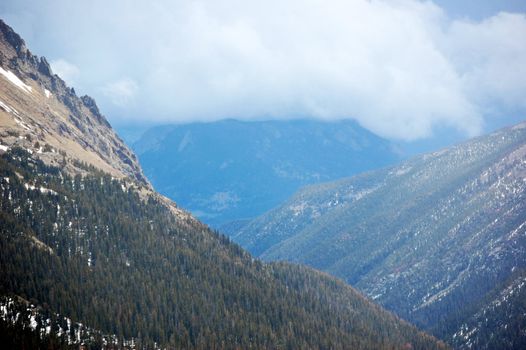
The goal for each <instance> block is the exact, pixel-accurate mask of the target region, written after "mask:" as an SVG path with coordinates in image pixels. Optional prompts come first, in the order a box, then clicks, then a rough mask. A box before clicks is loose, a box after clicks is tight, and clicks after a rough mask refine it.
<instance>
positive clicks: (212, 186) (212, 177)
mask: <svg viewBox="0 0 526 350" xmlns="http://www.w3.org/2000/svg"><path fill="white" fill-rule="evenodd" d="M132 147H133V149H134V151H135V152H136V153H137V154H138V157H139V159H140V162H141V165H142V166H143V169H144V172H145V173H146V175H147V176H148V179H150V181H151V182H152V184H153V186H154V187H155V188H156V189H157V190H158V191H159V192H160V193H162V194H163V195H165V196H167V197H169V198H171V199H172V200H174V201H176V202H177V203H178V204H180V205H181V206H183V207H184V208H186V209H188V210H190V211H191V212H192V213H193V214H195V215H196V216H197V217H199V218H200V219H201V220H203V221H204V222H206V223H207V224H210V225H212V226H214V227H216V228H224V227H223V226H225V225H226V226H231V225H236V224H237V223H238V222H239V221H240V220H242V221H244V220H246V219H250V218H254V217H256V216H258V215H260V214H263V213H264V212H265V211H267V210H269V209H271V208H273V207H275V206H277V205H278V204H279V203H281V202H283V201H284V200H285V199H286V198H288V197H289V196H290V195H292V194H293V193H294V192H295V191H297V190H298V189H299V188H300V187H302V186H305V185H308V184H313V183H319V182H324V181H330V180H335V179H338V178H341V177H344V176H349V175H353V174H358V173H360V172H363V171H366V170H371V169H376V168H379V167H383V166H386V165H388V164H392V163H394V162H395V161H397V160H399V159H400V156H399V154H398V153H397V152H396V147H395V146H394V145H393V144H392V143H391V142H389V141H387V140H385V139H382V138H380V137H378V136H376V135H374V134H372V133H371V132H369V131H367V130H365V129H364V128H362V127H360V126H359V125H358V124H357V123H356V122H354V121H351V120H342V121H334V122H322V121H316V120H306V119H298V120H290V121H285V120H276V121H249V122H244V121H238V120H231V119H228V120H221V121H218V122H209V123H191V124H181V125H168V126H158V127H153V128H151V129H149V130H148V131H146V132H145V133H144V134H143V135H142V137H141V138H140V139H139V140H138V141H136V142H134V143H133V145H132Z"/></svg>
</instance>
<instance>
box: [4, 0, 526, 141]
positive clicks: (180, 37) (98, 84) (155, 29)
mask: <svg viewBox="0 0 526 350" xmlns="http://www.w3.org/2000/svg"><path fill="white" fill-rule="evenodd" d="M8 3H9V6H7V5H4V6H5V7H6V11H11V12H17V11H18V12H30V13H37V14H40V15H39V16H36V15H34V16H18V17H17V18H32V19H33V22H32V25H33V26H34V29H33V33H34V34H33V37H34V39H33V40H39V41H44V42H46V43H48V44H49V45H50V49H49V50H50V51H49V52H50V56H51V57H54V56H56V57H67V58H68V61H71V62H74V63H75V65H77V66H79V67H82V72H81V73H80V74H79V77H78V79H76V80H77V81H78V83H79V85H80V86H81V87H82V89H83V90H85V92H86V93H90V94H95V97H96V98H97V100H98V101H99V102H100V104H101V105H102V108H103V110H104V111H105V114H106V115H108V116H109V117H110V118H112V116H114V117H113V118H116V117H115V116H119V118H128V119H141V118H147V119H148V120H158V121H194V120H215V119H221V118H226V117H233V118H240V119H268V118H274V119H281V118H297V117H313V118H320V119H326V120H332V119H341V118H353V119H355V120H357V121H358V122H359V123H361V124H362V125H363V126H365V127H367V128H368V129H370V130H372V131H373V132H375V133H378V134H380V135H382V136H385V137H389V138H393V139H405V140H412V139H418V138H425V137H428V136H430V135H432V133H433V131H434V130H436V129H439V128H440V129H443V128H444V127H445V128H454V129H456V130H458V131H460V132H463V133H465V134H466V135H476V134H478V133H480V132H481V131H483V130H484V127H485V125H486V124H487V123H488V121H489V119H488V118H496V117H495V116H496V115H499V111H508V110H513V111H517V110H518V111H520V112H525V111H526V105H525V99H524V95H525V92H526V89H525V84H526V68H525V67H526V41H525V40H524V39H523V38H524V37H526V17H525V16H524V14H510V13H500V14H496V15H494V16H492V17H489V18H486V19H483V20H467V19H456V18H452V17H450V16H448V14H447V13H445V12H444V11H443V10H442V9H441V8H440V7H438V6H437V5H435V4H434V3H433V2H431V1H425V2H424V1H413V0H396V1H382V0H371V1H365V0H325V1H322V0H307V1H305V0H302V1H299V0H290V1H286V2H284V1H278V0H268V1H265V2H257V1H239V0H223V1H214V2H207V1H168V0H160V1H156V2H153V3H150V2H148V3H147V2H133V3H132V4H133V6H132V5H130V3H129V2H128V1H124V0H116V1H112V2H110V3H107V2H103V1H102V0H95V1H92V2H86V3H78V2H71V1H66V0H55V1H50V2H47V1H46V2H36V3H33V2H32V1H28V0H17V1H16V2H14V1H12V2H10V1H8ZM101 8H104V11H100V9H101ZM2 12H3V11H2V10H1V8H0V13H2ZM27 25H28V24H27V23H25V24H23V25H22V24H21V25H20V27H21V28H24V27H27ZM37 28H38V31H37V30H36V29H37ZM64 28H72V29H71V30H64ZM36 33H38V34H36ZM41 46H43V45H39V47H41ZM43 54H45V53H43ZM48 56H49V55H48ZM122 77H128V78H125V79H124V80H122ZM66 80H67V78H66ZM139 86H140V92H141V93H140V95H138V94H137V92H138V87H139ZM99 92H100V93H99ZM97 94H98V95H97ZM114 120H116V119H114Z"/></svg>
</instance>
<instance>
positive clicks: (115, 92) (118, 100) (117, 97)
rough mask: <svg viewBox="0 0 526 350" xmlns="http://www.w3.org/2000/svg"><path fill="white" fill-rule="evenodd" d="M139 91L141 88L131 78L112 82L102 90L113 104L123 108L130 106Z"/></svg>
mask: <svg viewBox="0 0 526 350" xmlns="http://www.w3.org/2000/svg"><path fill="white" fill-rule="evenodd" d="M138 90H139V86H138V85H137V83H136V82H135V81H133V80H132V79H130V78H123V79H120V80H117V81H114V82H111V83H109V84H107V85H106V86H104V87H103V88H102V91H103V93H104V95H105V96H107V97H109V99H110V100H111V101H112V102H113V104H115V105H117V106H119V107H123V106H126V105H128V104H130V103H131V102H132V101H133V99H134V97H135V95H136V94H137V92H138Z"/></svg>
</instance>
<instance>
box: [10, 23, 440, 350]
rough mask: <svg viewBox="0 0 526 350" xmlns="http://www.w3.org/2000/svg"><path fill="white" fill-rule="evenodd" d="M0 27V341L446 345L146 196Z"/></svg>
mask: <svg viewBox="0 0 526 350" xmlns="http://www.w3.org/2000/svg"><path fill="white" fill-rule="evenodd" d="M2 33H3V34H2V37H0V39H1V40H0V41H1V44H0V45H1V47H2V51H1V52H2V55H3V56H2V61H1V62H0V64H1V66H2V72H5V74H3V76H4V77H6V78H1V82H2V83H1V85H0V100H1V101H2V110H3V111H2V112H1V117H2V119H1V120H0V135H1V136H0V145H1V149H0V150H1V152H0V153H1V154H0V295H1V296H2V297H1V298H0V339H3V340H7V343H3V345H6V344H7V345H9V346H12V347H14V348H24V347H27V348H42V349H44V348H45V349H49V348H52V349H63V348H79V346H80V345H81V344H84V345H86V346H87V347H88V348H92V349H98V348H139V349H142V348H146V349H150V348H198V349H219V348H229V349H239V348H244V349H245V348H246V349H248V348H253V349H255V348H276V349H279V348H298V349H299V348H301V349H308V348H313V349H314V348H326V349H329V348H330V349H347V348H353V349H371V348H375V349H392V348H411V349H442V348H445V346H444V345H443V344H442V343H440V342H438V341H437V340H436V339H435V338H432V337H430V336H428V335H426V334H424V333H422V332H419V331H418V330H417V329H416V328H415V327H414V326H412V325H409V324H408V323H406V322H404V321H402V320H400V319H398V318H397V317H395V316H393V315H392V314H390V313H388V312H387V311H385V310H383V309H381V308H380V307H379V306H376V305H375V304H373V303H372V302H370V301H368V300H367V299H366V298H364V297H363V296H361V295H360V294H359V293H358V292H356V291H355V290H354V289H352V288H351V287H349V286H348V285H346V284H344V283H343V282H341V281H339V280H337V279H335V278H333V277H330V276H328V275H326V274H323V273H320V272H317V271H314V270H311V269H309V268H305V267H301V266H295V265H289V264H283V263H273V264H265V263H262V262H261V261H259V260H255V259H254V258H253V257H252V256H250V254H248V253H247V252H245V251H244V250H242V249H241V248H240V247H239V246H237V245H235V244H233V243H230V241H229V240H228V238H226V237H224V236H221V235H218V234H216V233H214V232H211V231H210V230H209V229H208V228H207V227H206V226H204V225H203V224H201V223H200V222H198V221H197V220H196V219H194V218H193V217H192V216H190V215H189V214H187V213H185V212H183V211H181V210H179V209H177V208H176V207H175V205H174V204H173V203H172V202H170V201H168V200H167V199H165V198H164V197H162V196H159V195H157V194H156V193H154V192H153V191H151V189H150V188H149V187H148V184H147V182H146V180H145V179H144V178H143V177H142V175H141V170H140V168H139V167H138V166H137V164H136V162H135V157H134V156H133V154H132V153H131V152H129V151H128V150H127V149H126V148H125V147H124V146H123V145H122V143H120V141H119V139H118V138H117V137H116V135H115V134H114V132H113V131H112V130H111V128H110V126H109V125H108V123H107V122H106V120H105V119H104V118H103V117H102V116H101V115H100V114H99V113H95V112H94V110H96V108H95V104H94V102H93V101H92V100H89V99H87V98H82V99H78V98H76V97H75V96H74V94H73V92H72V91H71V89H66V88H65V86H64V84H63V82H61V81H60V80H59V78H58V77H56V76H51V75H50V74H47V75H46V74H44V73H42V72H40V71H38V72H37V71H35V69H38V68H39V67H40V66H41V65H42V66H43V67H44V68H42V69H43V70H44V71H46V67H47V65H45V64H44V63H45V60H44V59H40V60H38V59H36V58H35V56H32V55H31V54H30V53H29V51H27V49H25V47H24V45H23V42H22V41H21V39H20V38H19V37H18V36H17V35H16V34H15V33H14V32H12V31H11V29H10V28H9V27H7V26H6V25H5V24H3V23H2ZM9 55H11V56H9ZM48 73H49V72H48ZM46 79H47V80H46ZM53 82H54V83H53ZM47 83H49V84H50V85H45V84H47ZM40 84H44V87H42V85H40ZM53 84H55V85H53ZM57 86H58V87H57ZM60 86H62V87H63V89H62V88H60ZM46 89H47V90H48V91H49V93H47V92H46ZM48 96H49V97H48ZM48 99H49V101H48ZM89 101H91V102H89ZM75 108H76V110H75ZM74 112H75V113H74ZM62 113H64V114H62ZM15 301H17V303H18V302H20V303H19V304H16V303H15V304H13V303H14V302H15ZM28 305H29V306H28ZM17 310H18V311H17ZM108 341H110V342H111V343H108Z"/></svg>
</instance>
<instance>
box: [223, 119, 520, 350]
mask: <svg viewBox="0 0 526 350" xmlns="http://www.w3.org/2000/svg"><path fill="white" fill-rule="evenodd" d="M233 239H234V240H235V241H237V242H238V243H240V244H241V245H242V246H243V247H246V248H247V249H249V250H250V251H251V252H253V253H254V254H256V255H259V256H261V257H263V258H264V259H266V260H288V261H294V262H302V263H306V264H308V265H310V266H313V267H316V268H319V269H322V270H324V271H327V272H329V273H331V274H333V275H335V276H339V277H341V278H343V279H345V280H346V281H347V282H350V283H351V284H353V285H354V286H356V287H358V288H359V289H360V290H362V291H363V292H364V293H366V294H367V295H368V296H369V297H371V298H373V299H374V300H376V301H378V302H380V304H382V305H384V306H385V307H387V308H388V309H390V310H393V311H395V312H396V313H398V314H399V315H401V316H402V317H403V318H406V319H409V320H411V321H413V322H415V323H416V324H417V325H419V326H421V327H424V329H427V330H430V331H432V332H433V333H434V334H436V335H438V336H440V337H444V338H445V339H447V340H449V341H450V342H452V343H453V344H456V345H458V346H468V345H469V344H471V345H472V346H473V347H474V348H477V349H479V348H495V347H502V348H520V346H519V344H524V340H525V339H526V333H525V329H526V323H525V318H524V313H523V311H524V302H523V300H522V301H521V300H520V298H519V299H517V298H516V296H517V295H524V294H523V293H524V290H523V289H524V288H523V287H522V285H523V284H524V283H520V281H523V278H524V271H525V268H526V123H522V124H520V125H517V126H515V127H512V128H508V129H503V130H500V131H498V132H496V133H493V134H491V135H488V136H484V137H480V138H477V139H474V140H472V141H470V142H467V143H464V144H461V145H458V146H456V147H452V148H449V149H445V150H442V151H439V152H435V153H431V154H427V155H423V156H419V157H416V158H414V159H412V160H410V161H407V162H404V163H402V164H401V165H399V166H396V167H392V168H387V169H383V170H379V171H374V172H370V173H365V174H362V175H359V176H356V177H353V178H348V179H343V180H340V181H337V182H333V183H327V184H322V185H317V186H311V187H307V188H305V189H303V190H301V191H299V192H298V193H297V194H295V195H294V196H293V197H292V198H291V199H289V200H288V201H287V202H285V203H284V204H283V205H282V206H280V207H279V208H277V209H274V210H271V211H269V212H268V213H266V214H265V215H263V216H261V217H259V218H257V219H255V220H253V221H252V222H250V223H248V224H246V225H245V226H244V227H243V228H241V230H240V231H238V232H237V234H235V235H234V236H233ZM511 285H517V287H516V289H514V290H515V292H514V293H512V294H513V296H510V298H511V299H508V296H507V295H506V290H508V288H509V287H510V286H511ZM519 286H521V287H519ZM498 298H504V299H506V300H508V302H509V301H510V300H515V301H518V302H519V304H520V303H522V306H521V307H519V306H518V305H516V304H515V303H513V304H511V306H509V305H508V306H502V305H501V306H499V307H498V309H499V310H501V311H499V312H498V313H496V314H495V313H493V312H492V316H491V318H490V317H488V316H487V313H488V312H485V311H484V310H490V309H491V310H493V307H492V306H491V305H494V303H495V302H496V301H495V300H498ZM482 329H484V330H483V331H482ZM497 339H498V341H497Z"/></svg>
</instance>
